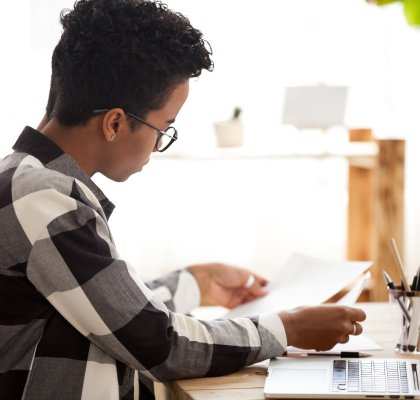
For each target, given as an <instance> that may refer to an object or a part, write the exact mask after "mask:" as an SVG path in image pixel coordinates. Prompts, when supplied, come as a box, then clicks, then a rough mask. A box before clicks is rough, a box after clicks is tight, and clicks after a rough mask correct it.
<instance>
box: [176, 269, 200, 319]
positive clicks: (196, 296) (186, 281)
mask: <svg viewBox="0 0 420 400" xmlns="http://www.w3.org/2000/svg"><path fill="white" fill-rule="evenodd" d="M173 302H174V306H175V312H177V313H180V314H188V313H189V312H190V311H191V310H193V309H194V308H197V307H198V306H199V305H200V303H201V292H200V287H199V286H198V283H197V280H196V279H195V278H194V275H193V274H192V273H190V272H188V271H187V270H185V269H184V270H182V271H181V273H180V274H179V279H178V285H177V288H176V291H175V294H174V297H173Z"/></svg>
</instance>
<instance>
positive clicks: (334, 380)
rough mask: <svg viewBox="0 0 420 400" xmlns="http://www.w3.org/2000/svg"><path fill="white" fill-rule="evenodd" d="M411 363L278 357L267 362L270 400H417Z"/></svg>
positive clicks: (416, 364) (417, 364)
mask: <svg viewBox="0 0 420 400" xmlns="http://www.w3.org/2000/svg"><path fill="white" fill-rule="evenodd" d="M419 371H420V361H418V360H415V359H379V358H378V359H371V360H366V359H361V358H346V359H345V358H328V359H323V358H312V359H310V360H306V359H305V360H301V359H296V358H286V357H279V358H273V359H271V360H270V365H269V367H268V376H267V379H266V382H265V387H264V395H265V397H266V398H270V399H282V398H287V399H328V398H335V399H337V398H343V399H365V398H369V399H420V387H419V376H418V374H419Z"/></svg>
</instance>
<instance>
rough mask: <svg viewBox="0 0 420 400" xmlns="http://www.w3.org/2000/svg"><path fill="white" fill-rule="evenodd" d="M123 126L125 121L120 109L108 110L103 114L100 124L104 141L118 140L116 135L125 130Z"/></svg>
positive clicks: (125, 123)
mask: <svg viewBox="0 0 420 400" xmlns="http://www.w3.org/2000/svg"><path fill="white" fill-rule="evenodd" d="M125 125H127V120H126V118H125V113H124V111H123V110H122V109H121V108H113V109H112V110H109V111H108V112H107V113H106V114H105V116H104V120H103V122H102V129H103V132H104V136H105V140H106V141H107V142H112V141H113V140H115V139H116V138H118V135H121V134H122V132H123V131H124V130H125V128H126V127H125Z"/></svg>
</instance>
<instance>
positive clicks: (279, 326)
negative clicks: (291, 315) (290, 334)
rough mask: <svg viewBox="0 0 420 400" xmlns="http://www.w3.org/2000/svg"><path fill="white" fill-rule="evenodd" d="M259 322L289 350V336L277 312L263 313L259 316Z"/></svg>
mask: <svg viewBox="0 0 420 400" xmlns="http://www.w3.org/2000/svg"><path fill="white" fill-rule="evenodd" d="M258 324H260V325H262V326H263V327H264V328H265V329H267V330H268V331H269V332H270V333H271V334H272V335H273V336H274V337H275V338H276V339H277V341H278V342H279V343H280V344H281V346H282V347H283V349H284V350H287V336H286V330H285V329H284V325H283V322H282V320H281V318H280V317H279V316H278V315H277V314H275V313H269V314H261V315H260V316H259V318H258Z"/></svg>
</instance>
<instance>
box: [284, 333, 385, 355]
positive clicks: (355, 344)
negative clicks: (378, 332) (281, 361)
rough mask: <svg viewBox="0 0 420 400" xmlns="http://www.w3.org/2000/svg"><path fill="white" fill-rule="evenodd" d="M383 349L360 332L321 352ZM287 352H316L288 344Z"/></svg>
mask: <svg viewBox="0 0 420 400" xmlns="http://www.w3.org/2000/svg"><path fill="white" fill-rule="evenodd" d="M374 350H383V349H382V347H381V346H379V345H378V344H376V343H375V342H374V341H373V340H371V339H369V338H368V337H367V336H365V335H363V334H361V335H357V336H350V340H349V341H348V342H347V343H344V344H341V343H339V344H336V345H335V346H334V347H333V348H332V349H331V350H328V351H322V352H321V353H329V352H333V353H338V352H340V351H355V352H357V351H374ZM287 352H288V353H316V351H315V350H302V349H299V348H297V347H293V346H290V347H288V348H287Z"/></svg>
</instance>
